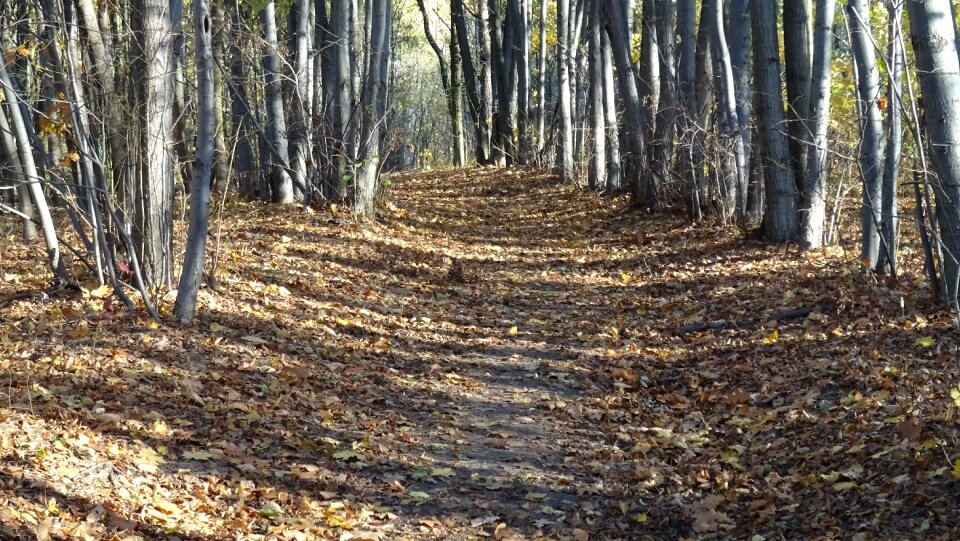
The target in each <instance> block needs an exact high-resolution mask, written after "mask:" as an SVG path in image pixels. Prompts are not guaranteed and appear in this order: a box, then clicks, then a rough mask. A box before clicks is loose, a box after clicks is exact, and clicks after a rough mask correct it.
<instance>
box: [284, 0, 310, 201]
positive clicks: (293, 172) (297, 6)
mask: <svg viewBox="0 0 960 541" xmlns="http://www.w3.org/2000/svg"><path fill="white" fill-rule="evenodd" d="M289 22H290V24H289V25H288V28H287V40H288V43H289V50H290V67H291V70H292V73H291V75H290V85H289V88H290V99H289V100H288V102H289V108H290V123H289V129H290V138H289V144H288V145H289V146H288V152H289V155H290V178H291V181H292V183H293V191H294V195H293V196H294V199H296V200H303V199H304V197H306V193H304V189H305V188H306V186H307V166H308V163H309V162H310V115H309V111H310V101H309V99H310V87H311V85H310V42H311V38H312V35H311V30H312V28H311V25H310V0H294V2H293V3H292V4H291V5H290V17H289Z"/></svg>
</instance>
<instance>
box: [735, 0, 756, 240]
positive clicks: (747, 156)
mask: <svg viewBox="0 0 960 541" xmlns="http://www.w3.org/2000/svg"><path fill="white" fill-rule="evenodd" d="M728 15H729V19H728V23H727V36H728V38H729V39H728V40H727V43H728V45H729V48H730V64H731V65H732V66H733V85H734V89H735V90H734V91H735V93H736V96H737V118H738V119H739V125H740V139H742V140H743V154H744V161H745V163H746V164H747V170H748V172H747V175H746V176H747V193H746V194H743V195H744V197H745V198H746V202H745V203H744V221H745V222H746V223H749V224H756V223H759V222H760V220H761V219H762V216H763V207H762V205H760V203H762V200H761V199H760V198H755V197H750V193H756V192H757V190H756V189H755V190H754V191H753V192H751V190H750V187H751V186H754V188H756V186H757V185H760V184H762V182H763V179H762V178H760V177H762V175H761V176H760V177H758V176H757V175H752V174H750V171H752V170H753V167H752V166H751V165H750V164H751V163H752V159H751V155H752V152H753V151H752V138H751V134H752V133H753V131H752V129H751V127H750V126H751V124H752V119H751V115H752V107H751V105H752V103H753V87H752V86H751V77H750V52H751V50H752V49H753V40H752V39H751V36H750V0H732V1H731V3H730V11H729V14H728Z"/></svg>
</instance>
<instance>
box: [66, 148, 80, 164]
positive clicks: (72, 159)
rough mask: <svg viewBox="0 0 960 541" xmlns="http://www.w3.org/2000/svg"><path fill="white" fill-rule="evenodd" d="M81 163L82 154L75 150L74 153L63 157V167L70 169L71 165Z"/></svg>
mask: <svg viewBox="0 0 960 541" xmlns="http://www.w3.org/2000/svg"><path fill="white" fill-rule="evenodd" d="M78 161H80V153H79V152H77V151H76V150H74V151H73V152H68V153H67V154H65V155H64V156H63V165H65V166H67V167H70V164H71V163H76V162H78Z"/></svg>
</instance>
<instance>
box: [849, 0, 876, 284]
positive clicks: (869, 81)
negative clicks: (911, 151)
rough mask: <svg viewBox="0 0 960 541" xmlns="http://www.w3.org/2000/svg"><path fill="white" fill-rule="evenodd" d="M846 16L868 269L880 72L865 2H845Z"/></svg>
mask: <svg viewBox="0 0 960 541" xmlns="http://www.w3.org/2000/svg"><path fill="white" fill-rule="evenodd" d="M847 14H848V16H849V17H848V18H849V21H850V34H851V35H850V41H851V45H852V46H853V57H854V62H856V65H857V98H858V101H859V102H860V107H859V110H860V111H861V114H862V122H861V126H862V130H863V133H862V135H861V140H860V152H859V156H858V161H859V163H860V175H861V177H862V179H863V205H862V207H861V210H860V219H861V228H862V229H861V243H860V259H861V261H863V262H864V264H865V265H867V266H869V267H870V268H871V269H872V268H875V267H876V265H877V261H878V260H879V258H880V220H881V217H880V212H881V207H882V203H883V202H882V195H883V194H882V192H881V181H882V177H881V174H882V169H883V163H882V160H883V158H882V156H881V144H882V141H883V123H882V119H881V116H880V107H879V105H878V103H877V101H878V99H879V98H880V70H879V69H878V68H877V57H876V53H875V52H874V49H873V37H872V33H871V28H870V2H869V0H849V1H848V2H847Z"/></svg>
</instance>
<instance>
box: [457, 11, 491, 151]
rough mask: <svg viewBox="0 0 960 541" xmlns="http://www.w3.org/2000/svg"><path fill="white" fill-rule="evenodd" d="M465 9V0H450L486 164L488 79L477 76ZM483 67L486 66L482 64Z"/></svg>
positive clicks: (478, 137) (475, 127) (488, 127)
mask: <svg viewBox="0 0 960 541" xmlns="http://www.w3.org/2000/svg"><path fill="white" fill-rule="evenodd" d="M481 3H482V2H481ZM465 11H466V10H465V9H464V6H463V0H450V13H451V16H452V18H453V26H454V27H455V28H456V36H457V42H458V44H459V49H460V60H461V65H462V67H463V82H464V86H466V90H467V103H468V105H469V107H470V113H471V116H472V117H473V125H474V130H475V132H476V143H477V149H476V155H477V163H478V164H481V165H485V164H487V163H488V161H489V159H490V117H489V116H487V110H486V104H488V103H489V101H487V100H486V98H485V96H486V88H487V87H486V81H487V80H486V78H484V81H482V82H481V81H480V79H478V78H477V71H476V68H475V66H474V63H473V55H472V52H471V48H470V39H469V35H468V34H467V22H466V14H465ZM481 69H486V68H484V67H483V66H481ZM481 87H482V88H481ZM481 92H483V96H481Z"/></svg>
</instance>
